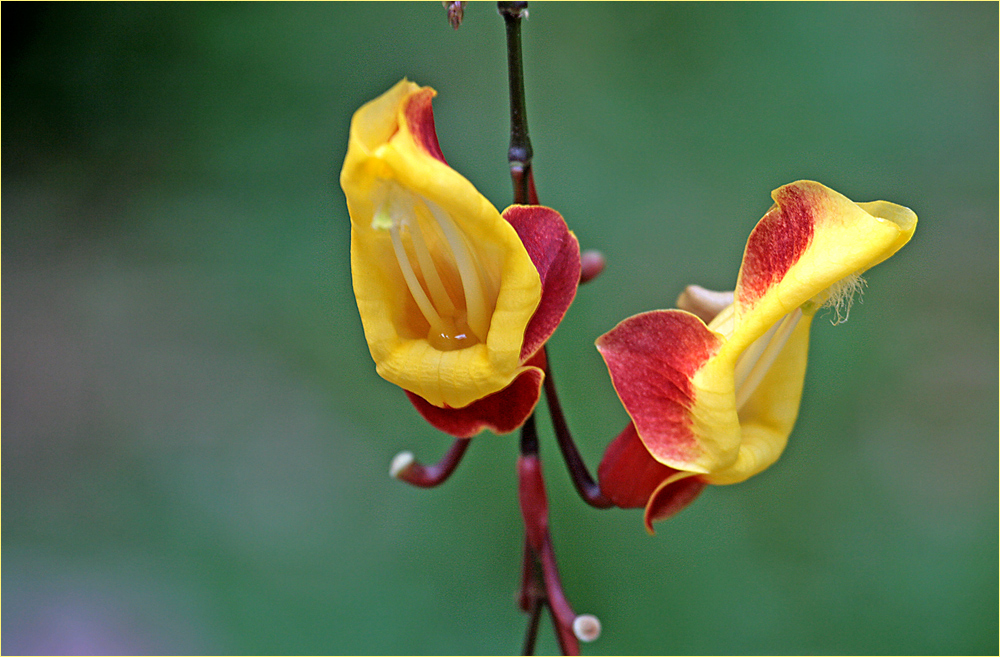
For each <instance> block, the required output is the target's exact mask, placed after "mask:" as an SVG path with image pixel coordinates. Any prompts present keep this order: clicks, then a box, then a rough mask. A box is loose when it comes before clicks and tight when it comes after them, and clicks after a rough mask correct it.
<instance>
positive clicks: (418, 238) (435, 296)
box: [409, 217, 455, 317]
mask: <svg viewBox="0 0 1000 657" xmlns="http://www.w3.org/2000/svg"><path fill="white" fill-rule="evenodd" d="M409 224H410V241H411V243H412V244H413V251H414V253H416V254H417V263H418V264H419V265H420V273H422V274H423V275H424V282H425V283H426V284H427V291H428V292H430V295H431V299H432V300H433V301H434V307H435V308H437V309H438V310H439V311H440V312H441V314H442V315H445V316H447V317H454V316H455V303H454V302H453V301H452V300H451V297H450V296H449V295H448V291H447V290H446V289H445V287H444V283H443V282H442V281H441V274H440V273H439V272H438V269H437V266H436V265H435V264H434V259H433V258H432V257H431V252H430V250H429V249H428V248H427V240H426V239H424V231H423V228H422V226H421V225H420V224H421V222H420V220H419V218H417V217H414V220H413V221H411V222H409Z"/></svg>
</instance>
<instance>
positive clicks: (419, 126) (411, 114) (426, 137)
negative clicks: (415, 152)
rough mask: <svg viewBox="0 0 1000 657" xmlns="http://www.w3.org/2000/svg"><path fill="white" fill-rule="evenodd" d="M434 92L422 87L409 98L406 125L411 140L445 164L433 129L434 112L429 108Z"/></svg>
mask: <svg viewBox="0 0 1000 657" xmlns="http://www.w3.org/2000/svg"><path fill="white" fill-rule="evenodd" d="M434 94H435V92H434V90H433V89H430V88H428V87H424V88H423V89H421V90H420V91H419V92H417V93H415V94H413V95H412V96H410V99H409V102H407V103H406V110H405V113H406V125H407V127H408V128H409V129H410V134H412V135H413V139H414V140H415V141H416V142H417V143H418V144H419V145H420V146H421V147H423V149H424V150H425V151H427V153H428V154H429V155H430V156H431V157H433V158H435V159H438V160H441V161H442V162H444V163H445V164H447V162H445V161H444V154H443V153H442V152H441V145H440V144H438V138H437V131H436V130H435V129H434V110H433V109H432V108H431V99H433V98H434Z"/></svg>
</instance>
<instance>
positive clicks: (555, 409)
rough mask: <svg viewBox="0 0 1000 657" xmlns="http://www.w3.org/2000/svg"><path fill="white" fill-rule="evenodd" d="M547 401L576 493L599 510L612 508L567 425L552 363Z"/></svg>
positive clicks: (557, 439)
mask: <svg viewBox="0 0 1000 657" xmlns="http://www.w3.org/2000/svg"><path fill="white" fill-rule="evenodd" d="M545 401H546V402H548V405H549V415H550V416H551V417H552V429H553V430H554V431H555V434H556V442H558V443H559V451H560V452H562V455H563V460H564V461H566V468H567V469H568V470H569V475H570V479H572V480H573V486H574V487H576V492H577V493H579V494H580V497H581V498H583V501H584V502H586V503H587V504H589V505H590V506H592V507H595V508H598V509H608V508H610V507H612V506H613V504H612V502H611V500H609V499H608V498H607V497H605V495H604V493H602V492H601V487H600V486H599V485H598V484H597V482H595V481H594V479H593V477H591V476H590V472H589V471H588V470H587V464H586V463H584V462H583V458H582V457H581V456H580V451H579V450H578V449H577V448H576V443H575V442H574V441H573V435H572V434H571V433H570V430H569V425H568V424H567V423H566V416H565V415H563V411H562V405H561V404H560V403H559V395H558V394H557V393H556V382H555V378H554V377H553V376H552V365H551V363H550V364H549V365H548V366H547V367H546V373H545Z"/></svg>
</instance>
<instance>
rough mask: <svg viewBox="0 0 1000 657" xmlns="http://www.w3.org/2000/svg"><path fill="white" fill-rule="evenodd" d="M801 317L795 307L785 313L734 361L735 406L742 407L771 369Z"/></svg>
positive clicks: (799, 310) (800, 310)
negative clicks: (782, 317)
mask: <svg viewBox="0 0 1000 657" xmlns="http://www.w3.org/2000/svg"><path fill="white" fill-rule="evenodd" d="M801 318H802V309H800V308H796V309H795V310H794V311H792V312H790V313H788V314H787V315H785V317H784V319H782V320H781V321H780V322H778V323H777V324H775V325H774V326H772V327H771V329H770V330H769V331H768V332H767V333H765V334H764V335H762V336H761V337H759V338H757V340H755V341H754V343H753V344H752V345H750V347H748V348H747V350H746V351H744V352H743V355H741V356H740V358H739V361H738V362H737V363H736V373H735V377H736V408H737V410H738V409H740V408H742V407H743V404H745V403H746V401H747V400H748V399H750V396H751V395H752V394H753V393H754V391H755V390H756V389H757V386H759V385H760V382H761V381H762V380H763V379H764V375H766V374H767V372H768V370H770V369H771V365H773V364H774V361H775V360H776V359H777V358H778V354H780V353H781V350H782V349H784V348H785V343H786V342H788V338H790V337H791V335H792V333H793V332H794V331H795V327H796V326H797V325H798V323H799V320H800V319H801Z"/></svg>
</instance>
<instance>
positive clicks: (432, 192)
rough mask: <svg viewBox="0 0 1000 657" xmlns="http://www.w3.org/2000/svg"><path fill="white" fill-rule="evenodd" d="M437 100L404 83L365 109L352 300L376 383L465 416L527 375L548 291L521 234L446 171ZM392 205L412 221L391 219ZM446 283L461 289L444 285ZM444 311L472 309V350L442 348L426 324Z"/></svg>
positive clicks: (353, 146)
mask: <svg viewBox="0 0 1000 657" xmlns="http://www.w3.org/2000/svg"><path fill="white" fill-rule="evenodd" d="M433 95H434V91H433V90H431V89H426V88H423V89H422V88H420V87H418V86H417V85H415V84H413V83H411V82H409V81H406V80H403V81H402V82H400V83H399V84H397V85H395V86H394V87H393V88H392V89H390V90H389V91H388V92H386V93H385V94H384V95H383V96H381V97H379V98H377V99H375V100H374V101H372V102H370V103H368V104H366V105H365V106H363V107H362V108H361V109H359V110H358V111H357V112H356V113H355V115H354V118H353V119H352V121H351V135H350V141H349V145H348V152H347V157H346V159H345V161H344V167H343V170H342V171H341V177H340V180H341V186H342V187H343V189H344V193H345V196H346V197H347V205H348V210H349V211H350V215H351V273H352V277H353V281H354V292H355V297H356V299H357V302H358V310H359V312H360V314H361V320H362V324H363V326H364V330H365V338H366V340H367V342H368V347H369V350H370V352H371V355H372V358H373V360H374V361H375V364H376V369H377V371H378V373H379V374H380V375H381V376H382V377H383V378H385V379H387V380H388V381H390V382H392V383H395V384H396V385H399V386H400V387H402V388H403V389H405V390H408V391H410V392H413V393H415V394H417V395H418V396H420V397H422V398H423V399H425V400H426V401H428V402H430V403H431V404H433V405H435V406H442V407H443V406H450V407H454V408H460V407H463V406H466V405H468V404H470V403H472V402H473V401H475V400H477V399H481V398H482V397H485V396H487V395H489V394H492V393H494V392H497V391H499V390H502V389H503V388H505V387H506V386H508V385H510V383H511V382H512V381H513V380H514V379H515V378H516V377H517V376H518V375H519V374H521V373H522V372H523V371H524V369H523V367H522V365H521V358H520V355H521V347H522V344H523V341H524V334H525V329H526V327H527V325H528V322H529V321H530V320H531V317H532V316H533V314H534V312H535V308H536V307H537V306H538V303H539V301H540V299H541V292H542V288H541V280H540V277H539V275H538V272H537V271H536V269H535V266H534V264H533V263H532V261H531V258H530V257H529V256H528V253H527V251H526V249H525V247H524V245H523V244H522V243H521V241H520V239H519V238H518V236H517V233H516V231H515V230H514V229H513V227H512V226H511V225H510V224H508V223H507V222H506V221H504V220H503V218H502V217H501V216H500V213H499V212H498V211H497V210H496V208H494V207H493V206H492V205H491V204H490V203H489V201H487V200H486V198H485V197H483V195H482V194H480V193H479V192H478V191H477V190H476V189H475V187H474V186H473V185H472V184H471V183H470V182H469V181H468V180H466V179H465V178H464V177H462V176H461V175H460V174H459V173H458V172H456V171H454V170H453V169H451V168H450V167H448V166H447V165H446V164H445V162H444V158H443V156H442V155H441V152H440V147H439V146H438V144H437V137H436V133H435V132H434V124H433V113H432V110H431V98H432V97H433ZM394 204H395V205H394ZM386 207H389V208H390V210H391V209H393V208H397V207H402V208H404V210H405V211H406V212H408V213H409V214H408V215H407V216H406V220H405V221H403V220H400V221H398V222H397V221H396V220H395V219H391V220H387V219H386V218H385V216H384V215H385V213H386V210H385V209H386ZM390 214H391V213H390ZM392 229H395V234H393V230H392ZM407 236H409V242H408V243H404V242H403V240H404V239H407ZM394 237H395V241H394ZM449 249H450V250H449ZM456 251H457V252H460V253H459V254H458V255H454V253H455V252H456ZM443 253H445V254H450V255H447V256H443V255H441V254H443ZM448 258H451V260H452V261H454V262H448V261H447V259H448ZM410 259H412V260H413V263H410V262H408V261H409V260H410ZM456 263H457V264H456ZM404 265H405V269H404ZM449 267H450V269H449ZM437 269H440V270H441V271H433V272H432V271H425V270H437ZM449 277H450V279H451V280H452V281H458V282H457V283H456V282H452V283H451V284H450V285H449V284H448V283H447V282H446V283H445V284H443V285H442V284H439V283H438V279H449ZM463 293H464V297H463ZM435 294H436V296H435ZM435 301H437V302H440V303H444V304H449V303H452V302H455V303H459V302H461V303H464V304H465V306H466V307H465V308H464V312H466V313H467V315H462V316H461V317H463V319H462V320H461V321H466V319H464V318H465V317H468V320H467V321H468V324H469V326H472V327H473V329H472V331H473V332H475V327H474V326H473V324H475V326H478V327H479V334H477V335H476V336H475V338H476V339H474V340H468V342H474V344H471V346H458V345H464V344H466V343H465V342H457V338H461V339H463V340H466V339H467V334H469V332H468V331H456V332H455V333H456V335H457V338H456V340H453V341H452V342H456V344H455V345H452V344H449V345H448V348H442V347H441V345H440V344H438V343H439V342H440V340H436V334H435V330H436V329H435V330H432V322H431V320H430V319H428V316H429V315H431V316H433V313H434V311H435V310H436V306H435V305H434V302H435ZM472 302H475V304H473V303H472ZM474 311H475V312H474ZM473 315H475V318H476V320H477V321H476V322H473ZM469 335H471V334H469ZM444 337H445V338H446V339H447V340H451V338H452V336H451V335H450V334H449V335H445V336H444Z"/></svg>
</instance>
